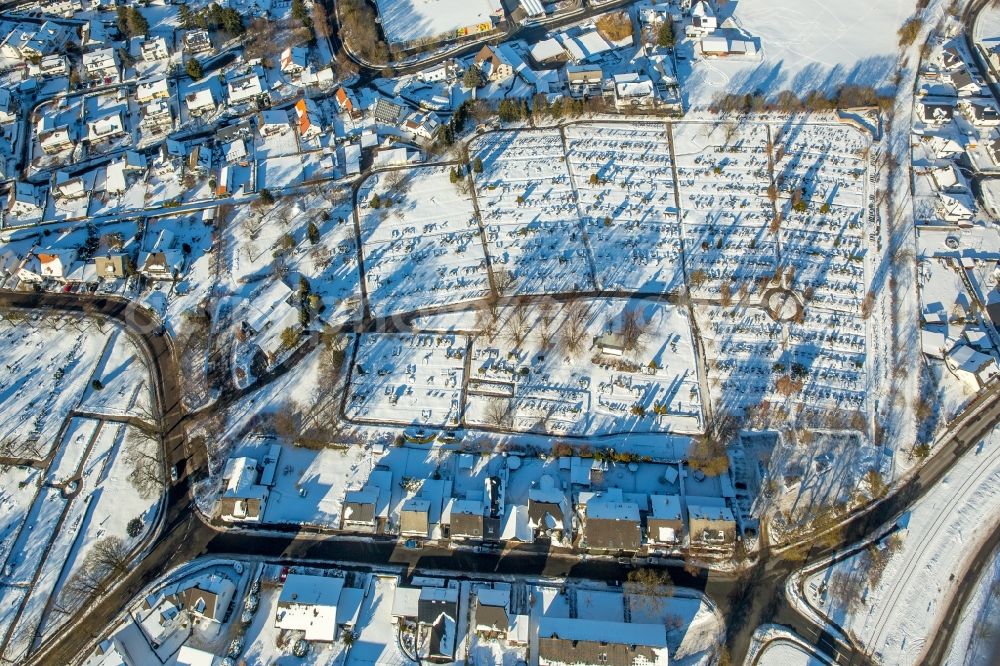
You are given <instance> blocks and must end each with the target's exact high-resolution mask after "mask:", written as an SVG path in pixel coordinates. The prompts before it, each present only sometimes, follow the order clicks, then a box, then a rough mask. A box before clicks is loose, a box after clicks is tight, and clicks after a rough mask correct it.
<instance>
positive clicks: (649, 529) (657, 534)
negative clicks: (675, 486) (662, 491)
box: [646, 495, 684, 546]
mask: <svg viewBox="0 0 1000 666" xmlns="http://www.w3.org/2000/svg"><path fill="white" fill-rule="evenodd" d="M649 502H650V505H651V511H650V512H649V515H648V516H646V540H647V541H648V542H649V544H650V545H656V546H679V545H680V544H681V542H682V541H683V540H684V514H683V512H682V511H681V498H680V496H678V495H650V497H649Z"/></svg>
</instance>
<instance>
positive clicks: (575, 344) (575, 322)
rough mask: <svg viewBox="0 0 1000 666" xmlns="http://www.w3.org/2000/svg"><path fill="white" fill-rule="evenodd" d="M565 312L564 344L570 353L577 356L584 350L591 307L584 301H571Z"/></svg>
mask: <svg viewBox="0 0 1000 666" xmlns="http://www.w3.org/2000/svg"><path fill="white" fill-rule="evenodd" d="M564 313H565V316H566V319H565V321H564V322H563V326H562V346H563V348H564V349H565V350H566V351H567V352H568V353H569V354H570V355H572V356H576V355H578V354H579V353H581V352H582V351H583V341H584V340H585V339H586V337H587V321H588V320H589V319H590V307H589V306H588V305H587V304H586V303H585V302H584V301H570V302H569V303H568V304H567V305H566V307H565V309H564Z"/></svg>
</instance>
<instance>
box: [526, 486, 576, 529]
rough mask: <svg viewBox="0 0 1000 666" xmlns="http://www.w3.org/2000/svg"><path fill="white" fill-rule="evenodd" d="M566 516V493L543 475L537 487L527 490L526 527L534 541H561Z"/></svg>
mask: <svg viewBox="0 0 1000 666" xmlns="http://www.w3.org/2000/svg"><path fill="white" fill-rule="evenodd" d="M568 515H569V501H568V500H567V498H566V493H564V492H563V491H562V489H561V488H559V487H558V486H557V485H556V482H555V480H554V479H553V478H552V477H550V476H548V475H545V476H543V477H542V478H541V479H539V482H538V486H537V487H534V488H530V489H528V525H529V526H530V527H531V529H532V532H533V534H534V537H535V538H536V539H539V538H546V539H552V540H553V541H562V538H563V534H564V531H565V530H566V518H567V517H568Z"/></svg>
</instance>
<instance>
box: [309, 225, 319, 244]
mask: <svg viewBox="0 0 1000 666" xmlns="http://www.w3.org/2000/svg"><path fill="white" fill-rule="evenodd" d="M306 236H307V237H308V238H309V242H310V243H312V244H313V245H315V244H316V243H318V242H319V227H317V226H316V223H315V222H310V223H309V226H308V227H306Z"/></svg>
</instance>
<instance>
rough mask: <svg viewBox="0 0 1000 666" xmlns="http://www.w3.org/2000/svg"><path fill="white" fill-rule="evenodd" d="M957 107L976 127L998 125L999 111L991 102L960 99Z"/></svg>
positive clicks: (999, 121)
mask: <svg viewBox="0 0 1000 666" xmlns="http://www.w3.org/2000/svg"><path fill="white" fill-rule="evenodd" d="M958 108H959V109H960V110H961V111H962V113H964V114H965V117H966V118H968V120H969V122H971V123H972V124H973V125H975V126H976V127H997V126H998V125H1000V112H998V111H997V107H995V106H994V105H993V104H990V103H988V102H980V101H968V100H962V101H961V102H959V103H958Z"/></svg>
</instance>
